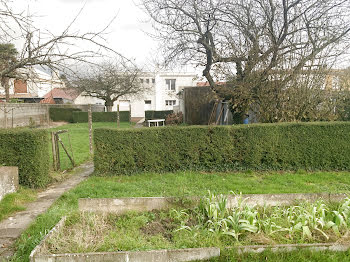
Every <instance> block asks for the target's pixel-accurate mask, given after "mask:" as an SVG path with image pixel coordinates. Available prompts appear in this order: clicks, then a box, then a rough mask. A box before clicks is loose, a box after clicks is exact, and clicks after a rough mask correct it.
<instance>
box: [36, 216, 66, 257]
mask: <svg viewBox="0 0 350 262" xmlns="http://www.w3.org/2000/svg"><path fill="white" fill-rule="evenodd" d="M66 218H67V217H62V219H61V220H60V221H59V222H58V223H57V224H56V225H55V226H54V227H53V228H52V229H51V230H50V232H49V233H48V234H47V235H46V236H45V237H44V238H43V239H42V240H41V241H40V243H39V244H38V245H37V246H36V247H35V248H34V249H33V250H32V252H30V255H29V260H30V262H32V261H41V260H40V259H39V260H38V259H37V258H36V256H37V253H40V251H41V248H42V246H43V245H44V243H45V241H46V240H48V239H49V238H50V237H51V236H52V235H53V234H54V233H56V232H57V231H58V230H60V229H61V228H62V227H63V226H64V222H65V221H66Z"/></svg>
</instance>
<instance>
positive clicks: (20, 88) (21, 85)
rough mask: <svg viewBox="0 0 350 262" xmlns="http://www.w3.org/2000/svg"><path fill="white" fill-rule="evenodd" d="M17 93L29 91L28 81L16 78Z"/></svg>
mask: <svg viewBox="0 0 350 262" xmlns="http://www.w3.org/2000/svg"><path fill="white" fill-rule="evenodd" d="M14 86H15V94H26V93H28V89H27V82H25V81H22V80H15V83H14Z"/></svg>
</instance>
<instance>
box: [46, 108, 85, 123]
mask: <svg viewBox="0 0 350 262" xmlns="http://www.w3.org/2000/svg"><path fill="white" fill-rule="evenodd" d="M76 111H81V109H79V108H70V107H69V108H61V107H50V109H49V114H50V119H51V120H52V121H54V122H58V121H64V122H69V123H73V112H76Z"/></svg>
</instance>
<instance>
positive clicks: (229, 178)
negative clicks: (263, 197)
mask: <svg viewBox="0 0 350 262" xmlns="http://www.w3.org/2000/svg"><path fill="white" fill-rule="evenodd" d="M349 187H350V173H346V172H341V173H331V172H330V173H321V172H319V173H308V174H307V173H303V172H301V173H299V174H272V173H268V174H262V173H261V174H260V173H245V174H243V173H238V174H237V173H231V174H196V173H193V172H192V173H185V172H179V173H175V174H162V175H159V174H158V175H157V174H140V175H135V176H118V177H109V178H101V177H91V178H89V179H88V180H86V181H84V182H83V183H81V184H80V185H79V186H78V187H76V188H75V189H73V190H71V191H70V192H67V193H66V194H64V195H63V196H62V197H61V198H60V199H59V200H58V201H56V203H55V204H54V205H53V206H52V207H51V208H50V209H49V210H48V212H46V213H45V214H43V215H40V216H39V217H38V218H37V219H36V221H35V223H33V225H31V226H30V228H29V229H28V230H26V231H25V232H24V233H23V234H22V236H21V237H20V239H19V240H18V242H17V253H16V254H15V256H14V261H28V256H29V254H30V252H31V250H32V249H33V248H34V247H35V246H36V245H37V244H38V243H39V242H40V240H41V239H42V238H43V237H44V236H45V234H46V233H47V232H48V230H50V229H51V228H52V227H53V226H54V225H55V224H56V223H57V222H58V221H59V219H60V218H61V217H62V216H64V215H65V214H68V213H70V212H73V211H75V210H77V200H78V198H81V197H129V196H170V195H173V196H174V195H175V196H181V195H205V194H206V193H207V190H208V189H210V190H212V191H215V192H217V193H228V192H229V191H231V190H235V191H236V192H239V191H241V192H243V193H268V192H271V193H272V192H274V193H287V192H346V191H348V190H349ZM301 254H302V255H301ZM303 254H304V253H294V255H293V254H287V255H271V254H269V253H264V254H260V255H254V256H242V257H239V258H238V259H239V261H262V260H266V259H265V257H266V256H267V257H268V261H280V260H281V257H282V258H283V259H285V260H286V261H292V259H293V257H297V258H300V260H294V259H293V261H310V260H311V261H345V257H346V256H350V253H349V252H346V253H321V254H322V255H320V254H317V253H315V254H313V253H310V252H305V254H304V255H303ZM229 257H232V259H233V257H235V256H234V255H233V254H230V253H227V252H225V253H224V255H223V256H222V258H220V261H229V260H230V258H229ZM320 257H322V260H320ZM236 258H237V257H236ZM323 258H324V260H323ZM254 259H255V260H254ZM302 259H304V260H302Z"/></svg>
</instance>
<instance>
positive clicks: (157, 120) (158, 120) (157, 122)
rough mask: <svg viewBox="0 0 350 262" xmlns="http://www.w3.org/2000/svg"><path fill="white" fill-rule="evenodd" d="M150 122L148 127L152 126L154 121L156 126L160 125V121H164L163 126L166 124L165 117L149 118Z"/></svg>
mask: <svg viewBox="0 0 350 262" xmlns="http://www.w3.org/2000/svg"><path fill="white" fill-rule="evenodd" d="M147 122H148V127H151V123H154V126H159V123H162V126H164V125H165V119H152V120H147Z"/></svg>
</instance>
